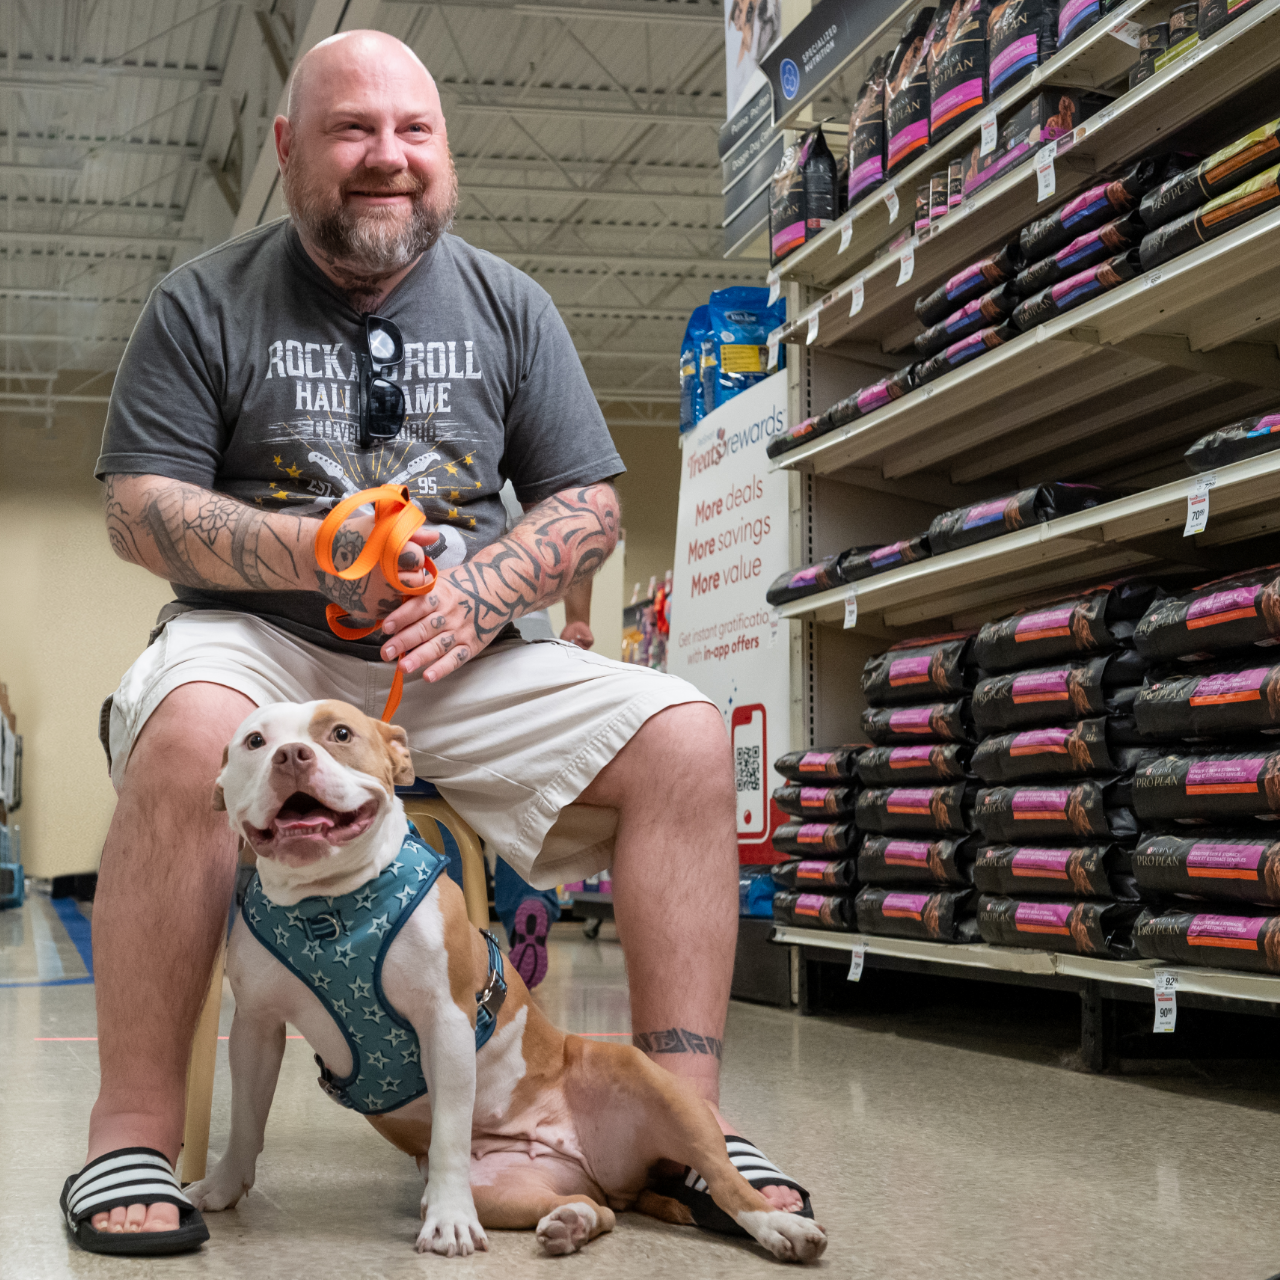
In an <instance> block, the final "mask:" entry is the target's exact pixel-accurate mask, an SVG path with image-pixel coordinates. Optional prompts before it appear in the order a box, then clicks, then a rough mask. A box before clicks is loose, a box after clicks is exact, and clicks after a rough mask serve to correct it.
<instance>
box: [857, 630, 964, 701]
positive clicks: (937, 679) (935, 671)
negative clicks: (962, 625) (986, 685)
mask: <svg viewBox="0 0 1280 1280" xmlns="http://www.w3.org/2000/svg"><path fill="white" fill-rule="evenodd" d="M972 639H973V633H972V632H971V631H953V632H951V633H950V634H949V635H942V636H918V637H916V638H914V639H911V640H899V641H898V643H897V644H895V645H893V646H891V647H890V648H889V649H886V650H885V652H884V653H877V654H874V655H873V656H872V657H870V658H868V659H867V663H866V666H864V667H863V668H862V692H863V693H864V694H865V695H866V698H867V701H868V702H869V703H870V704H871V705H872V706H876V707H888V706H901V705H903V704H905V703H909V702H920V701H922V700H924V699H926V698H943V697H947V696H949V695H954V694H957V693H966V692H967V691H968V688H969V676H968V665H967V664H968V659H969V642H970V641H971V640H972Z"/></svg>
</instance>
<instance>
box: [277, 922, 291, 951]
mask: <svg viewBox="0 0 1280 1280" xmlns="http://www.w3.org/2000/svg"><path fill="white" fill-rule="evenodd" d="M275 934H276V945H277V946H281V947H287V946H288V945H289V930H288V929H286V928H285V927H284V926H283V925H279V924H278V925H276V928H275Z"/></svg>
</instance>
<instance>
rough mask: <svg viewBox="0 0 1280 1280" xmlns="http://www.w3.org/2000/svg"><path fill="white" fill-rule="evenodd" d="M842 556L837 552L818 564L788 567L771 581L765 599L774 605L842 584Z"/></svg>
mask: <svg viewBox="0 0 1280 1280" xmlns="http://www.w3.org/2000/svg"><path fill="white" fill-rule="evenodd" d="M858 549H859V550H860V549H861V548H858ZM868 549H869V548H868ZM844 554H847V553H844ZM840 558H841V556H840V554H839V553H837V554H836V555H833V556H824V557H823V558H822V559H821V560H819V561H818V563H817V564H807V565H805V566H804V567H803V568H802V569H788V570H787V572H786V573H784V574H782V575H780V576H779V577H777V578H775V579H774V580H773V582H772V583H770V585H769V590H768V591H766V592H765V593H764V598H765V600H766V601H767V602H768V603H769V604H772V605H779V604H786V603H787V601H789V600H801V599H803V598H804V597H805V596H812V595H816V594H817V593H818V592H819V591H829V590H831V588H832V587H838V586H841V585H842V584H843V582H844V579H843V578H841V576H840V571H839V562H840Z"/></svg>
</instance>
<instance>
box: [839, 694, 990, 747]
mask: <svg viewBox="0 0 1280 1280" xmlns="http://www.w3.org/2000/svg"><path fill="white" fill-rule="evenodd" d="M862 731H863V733H865V734H866V735H867V737H868V738H870V739H871V741H872V742H874V743H877V744H879V745H882V746H892V745H897V744H903V745H910V744H913V743H919V742H921V740H922V739H940V740H941V741H943V742H972V741H973V721H972V719H971V716H970V710H969V700H968V698H960V699H958V700H956V701H955V702H929V703H922V704H920V705H919V706H914V707H868V708H867V709H866V710H865V711H863V713H862Z"/></svg>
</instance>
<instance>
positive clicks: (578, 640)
mask: <svg viewBox="0 0 1280 1280" xmlns="http://www.w3.org/2000/svg"><path fill="white" fill-rule="evenodd" d="M564 620H565V628H564V630H563V631H562V632H561V633H560V639H561V640H567V641H568V642H569V643H570V644H576V645H577V646H578V648H579V649H590V648H591V646H592V645H593V644H595V642H596V638H595V636H593V635H592V634H591V579H590V578H583V579H582V580H581V581H579V582H575V583H574V584H573V586H571V587H570V588H569V590H568V591H566V592H565V594H564Z"/></svg>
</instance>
